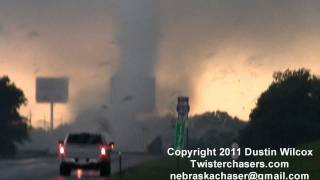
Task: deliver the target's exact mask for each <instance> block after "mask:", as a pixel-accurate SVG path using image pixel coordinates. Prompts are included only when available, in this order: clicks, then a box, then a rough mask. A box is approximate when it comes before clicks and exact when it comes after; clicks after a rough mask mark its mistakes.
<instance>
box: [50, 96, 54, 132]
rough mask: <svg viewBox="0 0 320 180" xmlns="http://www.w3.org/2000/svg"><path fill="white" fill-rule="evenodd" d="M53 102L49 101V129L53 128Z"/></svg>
mask: <svg viewBox="0 0 320 180" xmlns="http://www.w3.org/2000/svg"><path fill="white" fill-rule="evenodd" d="M53 114H54V102H50V130H51V131H52V130H53V118H54V115H53Z"/></svg>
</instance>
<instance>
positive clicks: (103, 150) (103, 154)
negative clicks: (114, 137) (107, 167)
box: [100, 147, 107, 156]
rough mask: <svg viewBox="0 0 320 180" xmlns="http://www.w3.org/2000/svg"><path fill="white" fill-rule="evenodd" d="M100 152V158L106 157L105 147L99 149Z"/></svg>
mask: <svg viewBox="0 0 320 180" xmlns="http://www.w3.org/2000/svg"><path fill="white" fill-rule="evenodd" d="M100 152H101V155H102V156H106V155H107V150H106V147H101V150H100Z"/></svg>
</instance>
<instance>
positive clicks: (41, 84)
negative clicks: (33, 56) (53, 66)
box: [36, 77, 69, 103]
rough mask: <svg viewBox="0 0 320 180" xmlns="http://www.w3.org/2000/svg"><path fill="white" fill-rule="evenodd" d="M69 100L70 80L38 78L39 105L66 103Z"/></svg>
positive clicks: (37, 95)
mask: <svg viewBox="0 0 320 180" xmlns="http://www.w3.org/2000/svg"><path fill="white" fill-rule="evenodd" d="M68 98H69V79H68V78H66V77H59V78H57V77H37V79H36V100H37V102H39V103H66V102H68Z"/></svg>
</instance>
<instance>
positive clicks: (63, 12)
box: [0, 0, 320, 104]
mask: <svg viewBox="0 0 320 180" xmlns="http://www.w3.org/2000/svg"><path fill="white" fill-rule="evenodd" d="M118 3H119V1H117V0H106V1H100V0H92V1H88V0H57V1H49V0H28V1H21V0H2V1H0V22H1V24H5V25H6V31H10V32H13V34H23V35H25V34H26V33H30V32H31V31H34V30H35V32H41V33H40V35H41V36H40V37H41V38H37V41H34V42H32V43H39V44H40V45H39V48H40V49H33V51H36V52H41V53H43V52H46V53H48V54H45V55H43V54H41V53H40V55H37V56H39V57H38V59H41V62H37V63H39V64H40V65H42V66H47V65H49V66H50V70H51V71H54V72H61V71H62V70H64V68H65V67H68V68H66V69H68V71H69V69H73V70H70V71H71V72H70V74H76V73H77V72H83V71H85V72H86V73H88V74H90V72H94V71H96V68H97V64H99V67H101V66H104V63H103V64H100V62H107V63H108V64H106V66H108V67H109V63H110V67H112V68H109V69H108V70H105V72H95V73H93V74H91V75H88V76H87V77H92V76H97V77H105V78H104V79H107V78H109V77H110V76H103V73H107V72H106V71H108V72H109V71H114V69H115V67H117V66H116V65H115V64H117V63H118V62H119V61H120V60H119V58H118V57H117V56H116V55H115V54H117V52H118V50H119V49H118V48H123V49H125V48H127V47H135V48H139V47H149V48H145V49H149V50H148V53H146V54H144V55H143V54H137V55H136V57H137V59H139V57H148V58H150V61H149V62H145V61H143V60H141V61H136V62H135V64H130V63H125V64H126V65H125V66H123V67H122V68H123V71H128V69H131V68H133V69H135V70H136V71H137V72H141V73H142V74H144V73H145V74H153V70H154V69H155V71H157V73H156V75H157V76H158V77H156V78H157V79H160V80H159V81H158V86H159V87H160V90H159V91H158V92H159V94H160V98H159V99H160V101H161V104H165V102H169V101H171V100H172V99H173V97H171V94H172V92H179V93H183V94H189V95H193V93H194V91H193V90H194V88H195V87H194V86H195V82H196V81H198V78H199V77H200V76H201V74H202V73H203V69H204V68H206V67H207V65H208V62H211V61H213V62H217V63H220V64H227V65H229V64H231V65H234V66H236V67H237V66H238V65H239V64H237V63H239V62H237V59H236V58H219V56H220V55H221V54H224V53H227V50H228V49H229V48H233V49H237V50H238V51H237V52H242V51H245V52H246V53H248V54H247V60H246V62H244V63H247V64H248V66H250V65H253V66H255V67H261V66H262V65H263V66H264V67H269V66H273V64H274V63H275V62H278V63H283V64H286V63H288V61H289V60H288V59H289V58H282V59H279V58H278V57H277V55H279V54H283V53H288V52H292V53H297V52H296V50H295V49H293V46H295V42H296V41H298V40H300V39H304V37H305V36H309V37H311V38H313V39H319V35H318V34H319V27H320V25H319V21H318V17H319V16H320V2H319V1H317V0H241V1H236V0H158V1H157V3H158V5H157V7H158V9H157V10H156V13H157V14H156V15H157V18H156V19H154V20H155V21H154V22H153V28H152V27H151V29H149V30H150V31H148V29H146V30H144V31H143V32H140V31H139V32H136V31H131V32H132V33H133V36H135V35H136V36H135V37H134V38H132V39H133V40H136V41H137V42H138V43H139V44H137V45H136V44H135V43H134V42H135V41H129V43H130V44H128V43H126V39H125V40H124V39H121V38H118V37H117V36H118V35H119V32H114V31H116V30H117V28H121V27H127V26H130V25H132V26H133V28H134V29H133V30H135V29H139V28H135V27H139V25H136V24H134V22H132V21H131V22H128V23H122V24H121V22H120V25H119V23H117V22H115V21H117V18H116V17H117V13H118V12H116V11H118V10H119V4H118ZM128 5H130V4H128ZM131 5H136V4H135V3H131ZM131 5H130V6H131ZM135 8H136V9H139V7H135ZM140 8H141V7H140ZM122 10H124V11H125V10H126V7H125V6H124V9H122ZM141 11H142V12H141V17H143V18H146V19H147V20H148V17H144V16H143V12H144V11H145V12H146V13H147V14H148V13H150V12H149V11H148V9H143V8H141ZM123 14H124V15H126V14H127V16H124V17H122V20H124V21H127V20H130V19H134V18H135V17H130V12H124V13H123ZM149 20H150V19H149ZM151 20H152V19H151ZM22 25H23V27H22ZM7 27H8V28H7ZM0 29H1V28H0ZM129 30H130V29H123V28H122V32H121V33H127V32H126V31H129ZM0 33H1V32H0ZM36 37H37V36H36ZM145 37H148V38H145ZM118 39H120V40H119V41H117V40H118ZM132 39H131V40H132ZM140 40H141V41H140ZM144 40H146V41H144ZM13 41H14V42H15V43H13ZM17 41H20V39H18V40H17V39H13V40H12V41H9V42H8V44H9V45H10V44H17V43H16V42H17ZM119 42H120V44H119ZM22 43H23V42H22ZM28 43H30V42H28ZM0 45H1V44H0ZM28 45H29V44H28ZM135 45H136V46H135ZM308 45H310V43H309V44H308ZM12 47H15V46H12ZM312 50H313V49H310V51H312ZM120 51H121V50H120ZM131 51H132V49H131ZM247 51H248V52H247ZM28 52H29V51H28ZM47 56H49V57H47ZM154 56H156V57H154ZM234 56H236V55H234ZM292 56H294V55H292ZM148 58H147V59H148ZM152 59H156V61H155V60H154V61H152ZM20 61H21V60H20ZM39 61H40V60H39ZM128 61H129V60H124V62H128ZM222 61H223V62H222ZM280 61H282V62H280ZM291 61H298V60H295V59H293V58H291ZM53 62H55V63H53ZM88 64H93V65H94V66H92V69H91V70H90V71H86V69H87V67H88ZM100 65H101V66H100ZM217 66H218V65H217ZM70 67H71V68H70ZM90 67H91V66H90ZM93 67H94V68H93ZM250 67H251V66H250ZM224 68H225V67H223V68H222V69H224ZM84 69H85V70H84ZM99 69H103V68H99ZM106 69H107V68H106ZM46 71H48V70H46V69H45V68H41V71H40V72H46ZM150 71H151V72H150ZM249 71H252V69H250V70H249ZM218 72H220V73H229V71H223V72H222V70H219V71H218ZM254 72H255V71H254ZM96 73H98V75H97V74H96ZM109 73H110V72H109ZM80 76H81V75H80ZM224 76H225V75H219V76H218V77H221V78H223V77H224ZM75 78H77V77H75ZM78 78H79V79H81V78H83V77H78ZM97 84H99V83H97ZM90 85H92V84H90ZM105 86H106V85H105ZM87 87H90V86H87ZM97 89H99V88H97ZM88 91H89V90H88ZM170 92H171V93H170ZM99 99H102V98H99ZM174 101H175V99H174ZM162 102H164V103H162Z"/></svg>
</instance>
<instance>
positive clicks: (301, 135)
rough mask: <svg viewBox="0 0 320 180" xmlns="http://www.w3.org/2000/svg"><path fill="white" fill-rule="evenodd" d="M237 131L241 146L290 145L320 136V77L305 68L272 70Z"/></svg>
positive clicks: (309, 140)
mask: <svg viewBox="0 0 320 180" xmlns="http://www.w3.org/2000/svg"><path fill="white" fill-rule="evenodd" d="M273 78H274V80H273V82H272V84H271V85H270V86H269V88H268V89H267V90H266V91H265V92H263V93H262V94H261V96H260V97H259V99H258V101H257V105H256V107H255V108H254V109H253V110H252V112H251V114H250V122H249V124H248V126H247V127H246V128H245V129H244V130H243V131H242V132H241V136H240V140H241V144H242V145H243V146H250V147H255V148H263V147H290V146H296V145H298V144H303V143H307V142H311V141H315V140H319V139H320V79H319V78H318V77H316V76H315V75H312V74H311V73H310V71H309V70H306V69H298V70H293V71H292V70H286V71H284V72H276V73H274V76H273Z"/></svg>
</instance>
